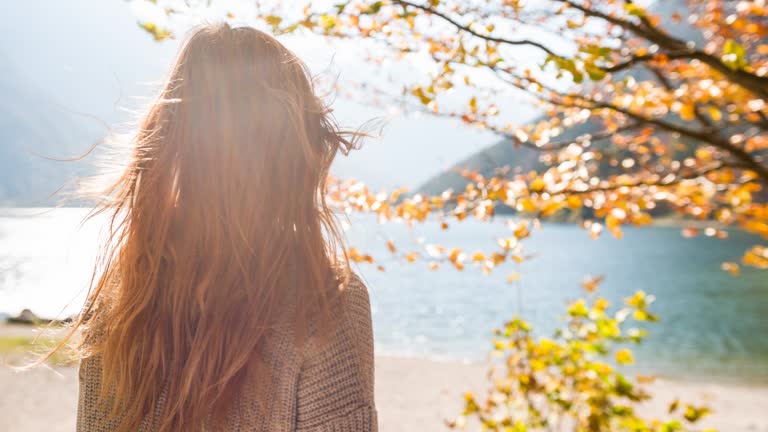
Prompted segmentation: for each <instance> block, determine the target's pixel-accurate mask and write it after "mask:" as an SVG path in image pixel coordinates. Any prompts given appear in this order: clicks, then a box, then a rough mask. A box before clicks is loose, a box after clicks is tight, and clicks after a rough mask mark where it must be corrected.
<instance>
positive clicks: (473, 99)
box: [469, 97, 477, 114]
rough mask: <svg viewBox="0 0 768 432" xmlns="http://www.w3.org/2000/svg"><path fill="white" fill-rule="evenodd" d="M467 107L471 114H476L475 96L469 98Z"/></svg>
mask: <svg viewBox="0 0 768 432" xmlns="http://www.w3.org/2000/svg"><path fill="white" fill-rule="evenodd" d="M469 109H470V111H472V114H477V98H476V97H473V98H472V99H470V100H469Z"/></svg>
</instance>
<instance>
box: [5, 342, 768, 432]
mask: <svg viewBox="0 0 768 432" xmlns="http://www.w3.org/2000/svg"><path fill="white" fill-rule="evenodd" d="M376 361H377V363H376V380H377V382H376V385H377V388H376V401H377V408H378V411H379V421H380V430H381V431H382V432H416V431H419V432H423V431H443V430H447V428H446V427H445V426H444V420H445V419H446V418H450V417H454V416H455V415H456V414H457V413H458V412H459V411H460V407H461V395H462V393H463V392H464V391H466V390H473V391H482V389H483V388H485V368H484V367H483V366H482V365H478V364H463V363H458V362H442V361H432V360H426V359H417V358H396V357H388V356H378V357H377V359H376ZM0 389H2V390H0V431H46V432H67V431H73V430H74V428H75V409H76V406H77V369H76V368H74V367H57V368H48V369H46V368H38V369H35V370H31V371H28V372H22V373H18V372H15V371H13V370H9V369H8V368H5V367H3V368H0ZM651 390H652V391H653V392H654V394H656V395H657V399H656V401H654V402H651V403H648V404H646V405H644V406H643V407H642V410H643V411H644V412H645V413H647V414H649V415H653V414H659V415H662V414H663V413H664V411H665V409H666V404H667V403H668V402H669V401H672V400H674V399H675V398H678V397H679V398H681V399H683V400H686V401H690V402H696V403H706V404H708V405H709V406H710V407H712V408H713V409H714V411H715V413H714V414H713V415H711V416H710V417H708V418H707V419H706V420H705V421H704V422H702V424H701V426H702V428H704V427H711V428H716V429H718V430H720V431H722V432H763V431H766V432H768V409H767V408H768V388H765V387H754V388H753V387H745V386H732V385H718V384H705V383H691V382H674V381H659V382H657V383H655V384H654V385H653V387H652V389H651Z"/></svg>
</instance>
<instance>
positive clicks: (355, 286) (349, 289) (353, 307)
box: [340, 272, 371, 316]
mask: <svg viewBox="0 0 768 432" xmlns="http://www.w3.org/2000/svg"><path fill="white" fill-rule="evenodd" d="M340 291H341V293H340V295H341V299H342V301H341V303H342V306H343V307H344V308H345V309H347V310H348V311H349V312H352V313H355V312H356V313H360V312H367V315H369V316H370V313H371V298H370V294H369V293H368V287H367V286H366V285H365V282H363V279H362V278H361V277H360V276H359V275H358V274H356V273H354V272H350V273H349V276H348V277H347V278H346V281H344V283H343V284H342V286H341V287H340Z"/></svg>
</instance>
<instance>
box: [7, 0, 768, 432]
mask: <svg viewBox="0 0 768 432" xmlns="http://www.w3.org/2000/svg"><path fill="white" fill-rule="evenodd" d="M147 3H153V2H140V1H131V2H126V1H118V0H114V1H103V0H98V1H97V0H69V1H53V0H35V1H27V2H14V3H13V4H11V3H9V2H7V3H6V4H4V5H3V6H2V10H3V17H4V18H3V23H2V24H1V25H0V32H2V36H3V37H1V38H0V66H2V70H3V71H4V73H3V75H2V77H1V78H0V90H1V91H0V94H2V95H3V97H2V98H0V124H1V127H0V173H1V174H0V205H2V208H0V318H1V319H2V320H3V321H6V320H8V319H10V320H11V321H14V319H15V318H18V321H24V320H25V319H24V318H25V317H26V318H29V317H38V318H41V319H60V320H61V319H66V318H67V317H71V316H73V315H75V314H76V313H77V312H78V311H79V308H80V306H81V305H82V303H83V301H84V295H85V292H86V290H87V286H88V283H89V280H90V279H89V278H90V275H91V273H90V272H91V269H92V267H93V264H94V259H95V253H96V245H97V242H98V238H99V232H100V229H101V224H100V222H101V221H102V220H100V219H99V218H97V219H94V220H91V221H89V222H87V223H84V224H83V223H82V221H83V219H84V217H85V216H86V215H87V213H88V210H89V208H88V206H89V202H88V199H86V198H82V197H80V196H78V195H77V194H76V193H75V192H76V191H77V190H78V187H79V186H80V182H81V180H82V179H83V178H86V177H88V176H91V175H94V174H97V173H98V172H100V170H102V169H104V168H105V167H104V163H105V162H104V161H105V160H106V159H105V156H106V155H107V154H108V152H109V150H108V146H107V145H105V144H103V143H102V141H104V140H105V138H107V137H110V136H114V135H118V134H123V133H128V134H130V132H131V131H132V130H133V129H132V128H134V127H135V123H136V121H137V119H138V118H139V116H140V114H141V112H142V110H143V108H144V107H146V106H147V104H148V103H149V102H150V101H151V100H152V97H153V96H154V95H155V94H156V92H157V89H158V86H159V85H160V83H162V79H163V78H164V74H165V73H166V71H167V68H168V67H169V65H170V64H172V62H173V60H174V55H175V52H176V50H177V48H178V46H179V43H180V42H181V40H182V38H181V37H176V38H173V39H169V40H165V41H162V42H158V41H155V40H153V38H152V36H151V35H150V34H148V33H147V32H146V31H144V30H143V29H141V28H140V27H139V26H137V21H138V22H140V23H141V22H147V20H153V22H157V23H160V22H161V21H162V20H166V19H168V18H167V17H165V16H163V15H161V16H156V14H157V13H158V12H157V10H155V9H153V5H152V4H149V5H148V4H147ZM182 3H183V2H182ZM425 3H427V2H425ZM458 3H459V4H461V3H462V2H458ZM490 3H493V4H494V5H495V3H494V2H490ZM533 3H536V2H533ZM626 3H629V4H632V2H626ZM659 3H660V4H657V5H655V6H653V5H649V7H652V8H653V7H655V8H656V9H653V10H654V13H656V14H658V15H659V16H661V17H662V18H663V19H664V20H669V19H671V18H670V17H672V16H673V15H675V14H680V13H682V12H681V11H683V10H684V8H685V7H687V5H686V2H685V1H677V2H669V3H668V2H666V1H665V2H663V3H661V2H659ZM694 3H695V2H694ZM740 3H750V2H740ZM756 3H758V4H762V3H761V2H756ZM219 4H221V3H219ZM418 4H420V3H418ZM499 4H501V3H499ZM222 7H223V6H222ZM226 7H227V10H230V9H232V8H234V7H235V6H232V5H230V4H226ZM317 7H321V6H317ZM213 8H214V9H215V8H216V3H215V2H214V5H213ZM449 10H450V9H449ZM219 12H220V11H218V12H217V11H216V10H214V12H211V16H212V17H214V18H215V17H216V16H217V15H216V14H217V13H219ZM153 14H155V15H153ZM235 16H237V17H239V16H242V15H237V14H235ZM168 25H171V24H168ZM174 25H178V26H179V29H180V30H178V31H179V32H181V29H183V28H184V24H174ZM692 26H693V25H692ZM683 27H685V26H684V25H683V26H679V27H676V31H678V32H682V33H685V32H688V31H689V30H686V29H684V28H683ZM690 31H691V32H693V30H690ZM705 34H706V32H705ZM514 35H520V34H519V33H514ZM691 38H692V39H696V38H699V36H697V34H692V35H691ZM280 40H281V41H283V42H284V43H285V44H286V45H287V46H288V47H289V48H291V49H293V50H295V51H296V53H297V54H298V55H299V57H301V58H303V59H304V60H305V61H306V62H307V63H308V64H309V66H310V68H311V69H312V71H313V72H314V73H316V74H317V75H318V76H319V77H321V78H323V79H324V81H323V82H326V83H329V88H330V89H331V90H333V93H334V98H333V108H334V112H335V115H336V118H337V119H338V121H339V123H340V124H341V125H344V126H349V127H358V126H360V125H362V124H364V123H365V122H366V121H369V120H375V124H376V125H377V126H378V125H382V126H383V128H382V129H381V130H380V131H379V129H378V128H376V132H378V134H377V136H376V137H373V138H371V139H369V140H367V141H366V142H365V144H364V146H363V147H362V149H360V150H358V151H355V152H352V153H351V154H350V155H349V156H348V157H339V158H338V160H337V162H336V163H335V165H334V170H333V172H332V174H333V175H334V176H336V177H338V178H342V179H354V180H356V181H360V182H363V183H365V185H366V186H367V188H369V190H371V191H372V192H373V193H375V192H376V191H387V193H391V192H392V191H393V190H395V189H396V188H401V187H405V188H408V190H409V193H410V194H411V196H413V194H417V193H420V194H422V195H425V196H429V195H439V194H440V193H442V192H443V191H445V190H447V189H453V190H455V191H461V190H463V189H464V187H465V186H466V184H467V183H469V182H470V181H469V180H467V179H466V178H465V177H462V176H461V175H459V174H458V172H459V171H460V170H461V169H465V168H466V169H471V170H476V171H478V172H480V173H483V174H485V175H491V174H490V173H491V172H492V169H493V168H497V167H501V166H504V165H509V166H512V167H513V169H517V171H518V172H526V171H528V170H533V169H539V167H540V165H539V164H540V159H539V153H537V152H536V151H535V150H528V149H526V148H524V147H522V148H521V147H520V146H512V145H510V141H509V139H508V138H504V137H500V135H499V134H498V133H495V132H494V131H493V130H489V129H490V128H486V127H478V125H476V124H472V122H467V121H462V120H461V118H460V116H440V115H437V116H436V115H433V114H432V113H430V112H429V110H424V109H411V105H410V101H409V100H408V97H410V95H409V94H408V93H407V92H405V93H402V94H401V92H400V87H399V86H400V85H401V83H400V82H399V81H398V80H397V77H398V76H408V77H410V76H418V75H419V74H422V75H430V74H431V73H432V72H433V69H432V67H433V65H430V64H427V62H426V60H425V64H420V63H419V62H416V61H405V62H402V61H397V60H383V61H381V62H373V61H365V60H364V59H368V60H370V58H371V56H372V55H373V56H375V55H381V56H382V57H384V55H383V54H380V53H379V54H377V51H376V49H377V48H375V46H366V45H365V44H364V43H363V42H359V41H354V40H353V41H349V40H333V38H331V40H329V39H328V38H326V37H324V36H323V35H321V34H320V35H318V34H312V32H309V34H305V33H298V34H288V35H285V36H282V37H281V39H280ZM540 40H543V41H554V40H549V39H547V37H546V36H542V38H541V39H540ZM372 53H373V54H372ZM510 55H511V56H512V57H513V58H515V59H516V60H517V61H518V62H519V64H521V65H525V64H531V65H535V64H538V63H540V62H541V61H542V60H543V58H544V56H543V55H541V53H538V52H536V51H535V50H526V49H522V50H520V51H517V52H516V53H515V54H513V55H512V54H510ZM762 60H764V58H762V59H761V61H762ZM552 75H554V73H553V74H552ZM473 79H478V80H482V79H484V78H483V76H482V75H480V74H478V75H476V76H473ZM552 79H553V82H559V81H557V79H556V78H554V77H553V78H552ZM640 79H642V78H641V77H639V78H638V80H640ZM346 83H356V84H355V85H356V86H357V87H345V85H347V84H346ZM360 83H378V84H377V85H379V86H380V87H378V88H374V87H375V85H376V84H371V86H370V87H367V88H366V87H365V86H364V85H363V86H362V87H360V85H361V84H360ZM349 85H350V86H351V85H352V84H349ZM595 85H600V84H595ZM349 88H352V89H353V90H351V91H348V89H349ZM355 89H362V90H367V92H365V91H362V92H359V91H357V90H355ZM381 89H384V91H385V92H386V91H387V90H388V89H389V90H392V91H391V93H393V94H394V95H395V97H393V98H392V99H391V100H384V99H380V98H378V97H377V96H376V95H378V94H379V92H380V91H381ZM393 89H394V90H393ZM469 94H470V93H467V92H463V91H462V90H457V91H456V92H455V93H453V94H451V95H448V96H446V97H448V98H452V99H451V100H454V101H455V100H458V99H460V98H462V97H463V95H469ZM499 99H503V101H502V102H499V105H500V106H502V108H503V109H506V110H507V111H505V113H506V115H507V116H511V117H513V118H514V120H515V122H516V124H518V125H525V124H528V123H534V122H536V121H539V120H540V119H541V117H540V116H541V115H542V114H544V115H545V118H546V116H547V115H549V114H551V113H548V112H547V108H546V107H541V106H537V105H534V104H530V103H528V99H527V98H526V96H525V95H521V94H519V93H516V92H510V93H509V95H508V96H505V97H503V98H502V97H499ZM446 104H447V103H446ZM510 112H511V113H510ZM468 123H469V124H468ZM489 160H490V161H491V162H488V161H489ZM500 213H501V214H499V215H498V216H496V217H494V218H492V219H490V220H487V219H480V220H478V219H476V218H468V219H467V220H465V221H461V222H459V221H454V220H450V221H449V222H448V223H450V229H448V230H445V229H444V226H443V224H445V223H446V222H445V219H444V218H428V219H427V221H425V222H423V223H416V224H413V225H412V226H409V225H411V224H407V223H398V222H403V221H389V222H393V223H381V218H380V217H378V215H376V214H371V212H365V211H363V212H351V215H350V216H349V219H348V220H346V221H345V223H344V225H345V227H346V233H347V237H348V240H349V244H350V246H351V247H354V248H355V250H358V251H362V252H364V253H365V254H367V255H370V256H371V257H372V260H375V263H374V264H369V263H366V262H365V261H366V259H361V260H356V261H360V263H359V264H357V270H358V271H359V272H360V273H361V274H362V275H363V277H364V279H365V280H366V281H367V283H368V284H369V288H370V290H371V300H372V306H373V319H374V332H375V340H376V352H377V355H379V356H380V357H381V358H382V359H384V360H381V361H380V365H381V366H380V367H379V372H378V373H379V375H377V378H378V381H379V389H378V392H379V395H377V397H378V399H379V401H380V405H381V408H380V411H381V416H382V426H383V430H393V431H394V430H417V429H418V430H442V428H444V427H445V425H444V423H443V421H442V420H444V419H445V418H447V417H452V416H455V415H458V414H460V413H461V409H460V408H461V407H460V404H461V394H462V392H463V391H465V390H467V389H477V390H480V389H483V388H484V386H485V384H484V380H483V377H482V376H483V371H484V367H483V366H482V365H484V364H485V362H486V361H487V360H488V358H489V354H488V353H489V352H490V351H491V349H492V348H493V345H492V342H491V339H492V335H493V330H494V329H495V328H498V327H500V326H502V325H503V323H504V322H505V321H507V320H509V319H511V318H512V317H513V316H516V315H519V316H522V317H523V318H525V319H526V320H528V322H530V323H531V324H532V325H533V327H534V328H535V331H536V334H537V335H551V334H552V332H553V331H554V330H555V329H556V328H558V327H561V326H562V325H563V323H564V317H566V316H567V313H566V308H567V306H568V305H569V304H570V303H571V302H573V301H574V300H576V299H578V298H580V297H583V296H585V292H584V289H583V288H582V283H583V281H585V278H586V280H587V281H589V280H591V279H590V278H592V279H594V278H597V277H602V276H605V280H604V281H603V282H602V283H601V284H600V291H599V292H600V295H601V296H604V297H605V298H608V299H609V300H611V302H614V303H616V304H621V301H622V299H624V298H627V297H630V296H632V294H633V293H635V292H636V291H638V290H643V291H645V292H648V293H651V294H653V295H654V296H655V299H656V303H655V304H654V305H653V312H654V313H655V314H657V315H658V316H659V317H660V321H659V322H658V323H654V324H653V325H648V326H647V328H648V331H649V337H648V340H647V341H645V342H644V343H643V344H641V345H639V346H637V347H636V348H633V349H634V350H635V360H636V361H635V362H634V364H632V365H627V369H626V370H627V371H628V372H627V373H628V374H630V375H636V374H640V375H641V376H646V375H654V376H656V377H659V379H660V380H661V384H656V385H657V386H658V387H657V389H658V392H659V393H660V394H661V395H662V396H663V397H666V398H667V399H670V401H671V400H674V399H676V398H678V397H683V398H688V399H695V400H704V401H705V402H706V403H708V404H712V405H715V409H714V410H715V412H716V415H719V417H715V420H714V426H716V427H719V428H721V430H727V431H736V430H768V419H767V418H766V414H765V413H764V412H762V411H761V410H759V408H758V407H759V406H760V405H762V406H763V407H765V406H766V404H768V396H767V395H768V390H766V389H768V387H767V386H768V337H766V336H765V335H766V334H768V316H766V313H765V311H766V307H767V306H768V278H766V275H765V271H764V270H762V271H761V270H759V269H754V268H748V267H745V268H743V269H742V270H741V272H740V275H739V276H738V277H733V276H732V274H731V273H729V272H727V271H723V270H722V269H721V263H723V262H729V261H734V260H738V259H739V257H740V256H741V254H742V253H743V252H744V251H745V250H748V249H749V248H751V247H753V246H754V245H756V244H760V242H761V241H762V240H763V239H762V238H761V237H760V236H759V235H758V234H755V233H754V232H749V231H745V230H742V229H740V228H738V227H727V226H724V225H723V224H721V223H718V222H717V221H712V222H709V221H707V220H704V221H701V220H697V221H692V220H690V219H688V218H685V217H681V218H663V217H662V218H659V221H658V222H657V223H655V224H652V225H650V226H642V227H635V226H628V227H626V228H624V229H623V234H622V238H615V237H613V236H610V235H607V234H605V235H602V236H601V237H600V238H598V239H592V238H591V237H590V235H589V233H588V232H586V231H585V230H584V229H583V228H582V226H581V225H582V224H581V223H580V222H579V221H576V220H574V219H573V218H559V219H557V220H555V221H543V222H542V223H541V224H539V222H538V218H535V219H536V221H535V222H531V224H530V229H531V230H532V233H531V236H530V238H529V239H526V240H525V255H526V257H530V259H526V262H525V263H523V264H522V265H519V266H515V267H514V269H510V270H508V271H507V270H503V271H502V270H499V271H498V272H493V273H492V274H490V275H487V274H484V273H483V272H482V271H477V270H475V269H467V270H465V271H457V270H456V269H455V268H454V266H451V265H442V266H440V268H439V269H437V270H434V269H433V268H432V267H433V266H430V265H429V263H428V261H429V259H428V258H426V259H418V260H416V262H414V263H411V262H410V261H412V260H411V259H409V258H408V257H407V256H404V255H402V254H400V253H397V254H393V253H391V252H390V249H391V248H390V247H389V244H390V243H391V244H394V245H397V248H398V251H401V250H402V251H410V250H413V251H421V254H422V255H424V256H428V255H429V252H424V250H425V248H426V249H428V247H429V246H430V245H433V246H434V245H438V244H439V245H445V246H446V247H447V248H449V249H450V248H454V247H455V248H460V249H461V250H462V251H466V253H467V254H470V253H471V252H472V251H475V250H483V249H487V248H488V245H491V246H493V245H495V244H496V242H497V239H498V238H500V237H504V236H507V235H508V233H509V232H510V225H515V224H517V223H519V218H520V215H519V214H512V213H509V214H503V212H500ZM531 220H533V219H531ZM707 229H709V231H707ZM721 232H727V239H723V238H722V237H724V235H721V234H720V233H721ZM705 233H706V234H705ZM718 237H719V238H718ZM379 267H382V268H383V270H384V271H382V268H379ZM512 270H514V272H513V271H512ZM510 273H512V275H510ZM508 275H509V276H508ZM25 309H26V310H29V311H31V313H32V314H34V315H30V314H29V312H26V313H22V311H24V310H25ZM643 327H645V325H643ZM19 328H21V327H19V326H18V325H13V324H6V325H2V324H0V356H2V355H3V352H2V351H3V350H5V354H8V355H10V354H9V353H12V352H13V351H14V350H18V348H19V347H21V348H22V349H25V348H27V345H25V344H26V339H25V338H28V337H30V334H31V333H29V332H27V331H26V330H19ZM4 347H5V348H4ZM9 358H10V357H9ZM54 369H55V370H56V371H57V374H51V375H50V376H48V375H45V374H44V372H34V373H33V374H31V375H24V374H12V373H6V372H5V371H0V387H2V388H3V389H4V390H3V392H2V393H5V395H3V396H0V430H21V429H22V427H26V429H27V430H74V429H73V426H72V425H73V423H72V422H73V417H72V415H73V412H74V411H72V410H71V409H70V408H71V407H72V404H73V401H74V400H75V399H74V398H75V397H76V386H75V385H74V378H73V375H72V372H70V370H71V369H72V368H71V366H57V367H55V368H54ZM409 377H410V378H409ZM406 381H411V382H410V383H406ZM57 386H58V387H57ZM413 386H418V388H416V389H414V388H413ZM45 392H51V393H53V394H54V395H58V396H55V397H48V398H46V397H41V396H40V394H41V393H45ZM59 397H61V398H62V400H63V401H64V402H61V401H59V402H58V403H57V398H59ZM657 408H658V407H655V406H654V405H650V407H649V408H646V409H647V410H649V411H651V412H655V411H654V410H656V411H659V410H660V411H664V409H665V408H658V409H657ZM38 409H45V410H47V411H48V414H46V417H40V416H36V415H35V412H38V411H36V410H38ZM68 409H69V410H68ZM57 416H58V417H57ZM395 418H400V419H404V420H403V422H404V424H402V425H401V428H400V427H396V426H395V424H396V422H395V420H394V419H395ZM4 425H5V426H4ZM43 426H44V427H43ZM550 430H556V429H550ZM563 430H565V429H563ZM670 430H671V429H670Z"/></svg>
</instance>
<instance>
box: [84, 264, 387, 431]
mask: <svg viewBox="0 0 768 432" xmlns="http://www.w3.org/2000/svg"><path fill="white" fill-rule="evenodd" d="M341 306H342V319H340V320H338V324H337V325H336V326H335V327H334V329H332V331H331V332H330V334H329V335H327V336H325V337H323V338H310V339H309V341H308V342H307V343H306V344H304V345H303V346H302V347H301V348H297V347H296V346H295V343H294V340H295V338H294V337H293V336H292V334H288V333H287V332H286V333H285V334H283V335H280V336H278V337H275V338H272V339H271V340H270V342H269V343H268V344H267V347H266V348H265V349H264V354H265V355H264V358H265V359H266V360H267V364H268V365H269V366H270V367H271V370H272V374H271V377H270V379H269V380H267V382H260V383H253V385H245V386H243V387H244V391H243V392H242V394H241V395H240V397H239V398H238V400H237V401H236V403H235V404H234V405H235V406H233V407H232V409H231V412H232V415H228V416H227V418H226V425H225V428H224V429H223V430H225V431H226V432H235V431H242V432H245V431H248V432H267V431H269V432H293V431H301V432H376V431H377V429H378V428H377V420H376V409H375V405H374V397H373V334H372V327H371V306H370V302H369V298H368V291H367V289H366V287H365V285H363V283H362V282H360V280H359V279H358V278H357V277H354V278H353V279H352V283H350V284H349V285H348V286H347V288H346V289H345V290H344V291H343V293H342V302H341ZM79 377H80V397H79V404H78V412H77V432H109V431H113V430H114V429H115V427H116V425H117V419H114V418H110V417H109V416H108V415H107V414H108V413H107V412H106V410H104V409H101V408H100V407H101V406H103V404H99V403H98V397H99V388H100V385H101V362H100V359H99V356H98V355H96V356H93V357H89V358H86V359H84V360H83V361H82V363H81V365H80V374H79ZM256 386H258V390H249V389H254V388H256ZM265 386H267V387H265ZM257 393H258V394H259V395H263V394H266V395H268V397H269V401H270V409H269V412H268V413H261V412H257V410H256V409H255V408H254V407H256V406H257V405H258V400H259V399H258V398H257ZM162 399H163V398H162V397H161V401H160V403H161V404H162ZM160 408H161V406H158V407H157V409H156V411H155V413H157V412H160ZM155 420H156V416H154V415H153V414H152V413H150V414H148V415H147V416H146V418H145V420H144V423H143V425H142V427H141V429H140V431H141V432H152V431H154V430H156V428H157V424H155Z"/></svg>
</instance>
